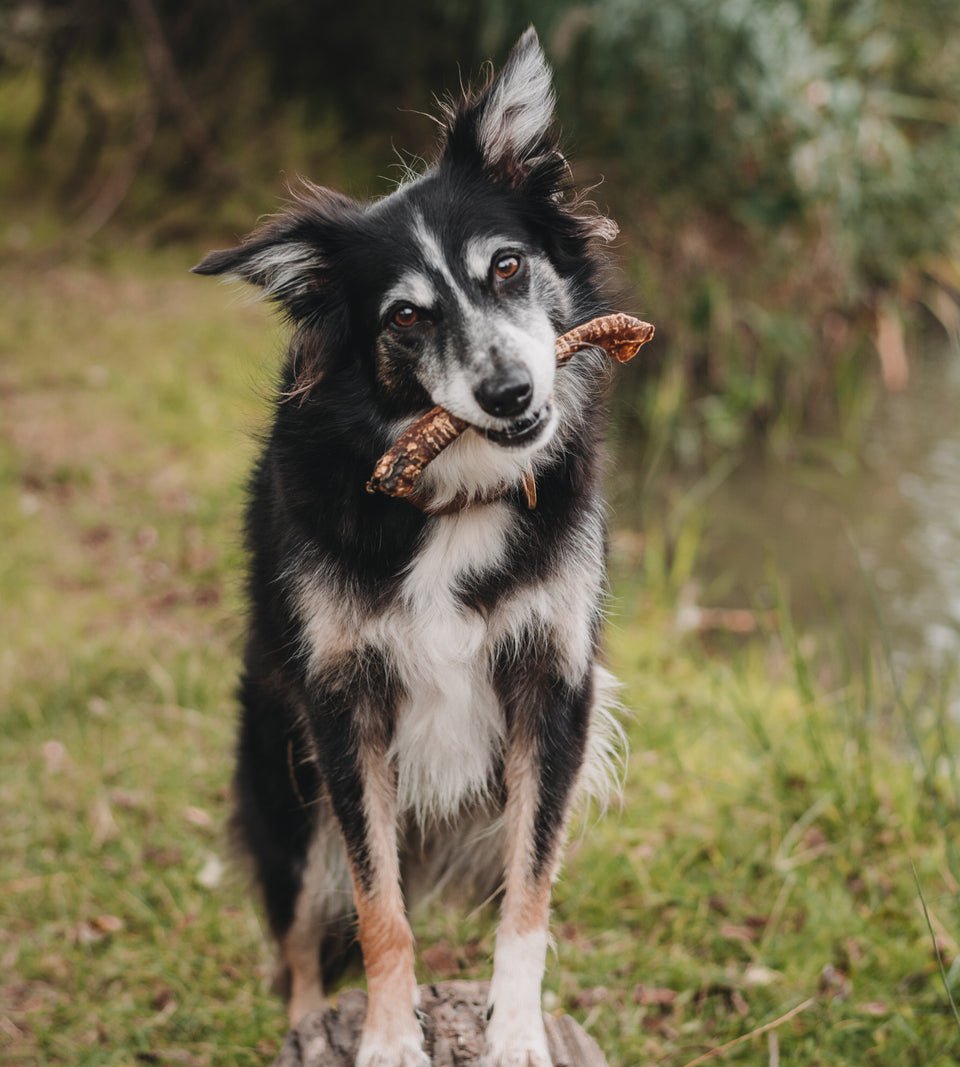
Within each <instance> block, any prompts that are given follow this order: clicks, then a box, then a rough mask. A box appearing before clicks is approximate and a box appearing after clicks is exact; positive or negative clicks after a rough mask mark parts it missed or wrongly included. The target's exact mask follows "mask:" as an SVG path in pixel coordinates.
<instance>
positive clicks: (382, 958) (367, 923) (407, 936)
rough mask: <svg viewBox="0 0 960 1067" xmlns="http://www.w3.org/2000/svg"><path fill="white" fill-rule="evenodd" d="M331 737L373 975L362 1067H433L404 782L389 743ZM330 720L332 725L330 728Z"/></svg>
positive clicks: (332, 769)
mask: <svg viewBox="0 0 960 1067" xmlns="http://www.w3.org/2000/svg"><path fill="white" fill-rule="evenodd" d="M343 719H344V720H345V721H344V722H343V723H342V727H343V728H342V729H337V730H335V731H331V730H329V729H327V730H323V731H322V732H323V734H325V735H326V736H325V737H324V738H323V741H322V748H321V751H322V752H323V756H322V762H323V764H324V769H325V772H326V780H327V785H328V789H329V791H330V796H331V801H332V803H333V807H334V811H335V812H336V815H337V818H338V820H339V822H340V827H341V829H342V831H343V835H344V838H345V841H346V846H347V855H348V858H349V862H350V872H351V877H352V882H353V899H354V906H355V908H356V911H357V923H358V935H359V939H360V947H361V950H362V951H363V962H364V968H365V970H366V974H367V1017H366V1021H365V1023H364V1027H363V1034H362V1037H361V1040H360V1048H359V1051H358V1053H357V1059H356V1067H429V1064H430V1061H429V1059H428V1058H427V1056H426V1055H425V1054H424V1052H423V1041H422V1034H421V1031H420V1024H419V1022H418V1020H417V1015H416V1008H417V982H416V975H415V973H414V963H413V935H412V933H411V930H410V925H409V923H408V922H407V918H406V912H405V908H404V903H403V896H402V893H401V891H400V867H399V860H398V856H397V807H396V781H395V776H394V773H393V770H392V768H391V767H390V765H389V762H388V757H387V745H386V742H385V740H384V739H383V738H380V737H373V738H370V737H366V738H364V737H363V736H362V735H361V736H358V731H357V726H356V722H355V721H346V720H348V719H349V716H348V714H347V713H346V712H343ZM330 722H331V720H330V718H329V716H328V717H326V718H325V723H326V724H327V725H328V726H329V725H330Z"/></svg>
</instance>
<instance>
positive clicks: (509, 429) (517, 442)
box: [483, 403, 553, 448]
mask: <svg viewBox="0 0 960 1067" xmlns="http://www.w3.org/2000/svg"><path fill="white" fill-rule="evenodd" d="M552 410H553V409H552V407H551V405H550V404H549V403H546V404H544V405H543V407H542V408H540V410H539V411H534V412H532V413H531V414H529V415H524V416H522V418H519V419H515V420H514V421H513V422H511V423H508V424H507V425H506V426H502V427H500V428H499V429H497V430H493V429H488V428H485V429H484V430H483V434H484V436H485V437H486V438H487V440H489V441H493V442H494V444H498V445H502V446H503V447H504V448H520V447H521V446H522V445H529V444H532V443H533V442H534V441H536V440H537V438H538V437H539V436H540V435H541V434H542V433H543V431H544V430H545V429H546V428H547V426H548V425H549V423H550V415H551V414H552Z"/></svg>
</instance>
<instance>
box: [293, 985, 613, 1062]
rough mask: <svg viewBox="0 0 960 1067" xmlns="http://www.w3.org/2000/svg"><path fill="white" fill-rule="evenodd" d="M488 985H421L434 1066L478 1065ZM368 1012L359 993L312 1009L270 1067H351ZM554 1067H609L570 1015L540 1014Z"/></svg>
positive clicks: (422, 1010)
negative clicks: (320, 1008)
mask: <svg viewBox="0 0 960 1067" xmlns="http://www.w3.org/2000/svg"><path fill="white" fill-rule="evenodd" d="M488 989H489V983H488V982H459V981H457V982H442V983H440V984H438V985H422V986H420V1013H421V1023H422V1025H423V1044H424V1048H425V1050H426V1052H427V1055H428V1056H430V1058H431V1062H432V1063H433V1067H478V1064H479V1063H480V1055H481V1053H482V1052H483V1031H484V1028H485V1026H486V1018H487V991H488ZM366 1011H367V995H366V993H364V992H363V990H361V989H346V990H344V991H343V992H342V993H341V994H340V996H339V998H338V1001H337V1007H336V1008H326V1009H325V1010H324V1011H315V1012H313V1013H312V1014H310V1015H308V1016H307V1017H306V1018H305V1019H303V1020H302V1021H301V1022H300V1024H299V1025H298V1026H297V1028H296V1029H295V1030H291V1031H290V1032H289V1033H288V1034H287V1039H286V1041H284V1043H283V1048H282V1049H281V1050H280V1055H279V1056H278V1057H277V1059H276V1060H274V1062H273V1065H272V1067H353V1064H354V1059H355V1057H356V1054H357V1045H358V1044H359V1043H360V1030H361V1029H362V1027H363V1019H364V1016H365V1015H366ZM543 1021H544V1024H545V1026H546V1028H547V1044H548V1045H549V1048H550V1056H551V1058H552V1059H553V1067H608V1064H607V1061H606V1058H605V1057H604V1055H603V1053H602V1052H601V1051H600V1048H599V1047H598V1045H597V1043H596V1042H595V1041H594V1040H593V1038H591V1037H589V1036H588V1035H587V1034H586V1033H585V1032H584V1030H583V1029H582V1028H581V1026H580V1025H579V1024H578V1023H576V1022H575V1021H574V1020H573V1019H571V1018H570V1016H569V1015H562V1016H561V1017H560V1018H559V1019H557V1018H554V1017H553V1016H552V1015H547V1014H544V1017H543Z"/></svg>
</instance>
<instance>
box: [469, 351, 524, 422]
mask: <svg viewBox="0 0 960 1067" xmlns="http://www.w3.org/2000/svg"><path fill="white" fill-rule="evenodd" d="M473 395H474V396H475V397H476V398H477V403H478V404H479V405H480V407H482V408H483V410H484V411H485V412H486V413H487V414H488V415H496V416H497V417H498V418H504V417H506V416H510V415H520V414H522V412H524V411H526V409H527V406H528V405H529V403H530V399H531V397H532V396H533V379H532V378H531V377H530V372H529V371H528V370H527V368H526V367H524V366H523V365H522V364H519V363H514V364H511V365H510V366H508V367H505V368H503V370H499V371H497V373H496V374H491V375H490V376H489V377H487V378H484V379H483V381H482V382H481V383H480V384H479V385H478V386H477V387H476V389H474V391H473Z"/></svg>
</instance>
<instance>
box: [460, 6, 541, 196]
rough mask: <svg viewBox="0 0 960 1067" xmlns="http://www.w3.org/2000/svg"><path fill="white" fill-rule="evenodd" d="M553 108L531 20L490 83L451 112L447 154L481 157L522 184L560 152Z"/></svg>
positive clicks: (500, 176) (503, 178)
mask: <svg viewBox="0 0 960 1067" xmlns="http://www.w3.org/2000/svg"><path fill="white" fill-rule="evenodd" d="M553 109H554V95H553V87H552V84H551V75H550V67H549V66H548V65H547V59H546V56H544V54H543V49H542V48H541V47H540V41H539V40H538V39H537V34H536V31H535V30H534V29H533V27H532V26H531V27H530V29H528V30H527V32H526V33H525V34H524V35H523V36H522V37H521V38H520V40H519V41H518V42H517V43H516V45H515V46H514V49H513V51H512V52H511V53H510V58H509V59H508V60H507V62H506V64H505V66H504V68H503V70H501V71H500V73H499V74H498V75H497V76H496V77H495V78H494V79H493V81H492V82H491V83H490V84H489V85H488V86H487V88H486V89H484V90H483V92H482V93H481V94H480V95H479V96H478V97H476V98H475V99H467V100H465V101H464V102H463V104H462V105H461V106H460V108H459V109H457V110H456V111H455V112H454V113H453V114H452V115H451V116H450V117H449V121H448V124H447V142H446V145H445V148H444V158H446V159H448V160H450V161H451V162H459V163H469V162H471V161H476V160H477V159H478V157H479V161H480V162H481V163H482V165H483V166H484V168H485V169H486V170H487V171H488V173H491V174H493V175H494V176H495V177H496V178H498V179H499V180H501V181H505V182H507V184H509V185H511V186H516V185H519V184H520V183H521V182H522V181H523V179H524V177H526V175H527V174H528V173H529V172H530V170H531V169H532V168H533V166H534V165H535V164H536V163H537V162H540V161H542V160H543V159H544V158H547V157H549V158H556V157H558V156H559V152H558V149H557V145H556V139H555V137H553V136H551V128H552V126H553Z"/></svg>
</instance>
